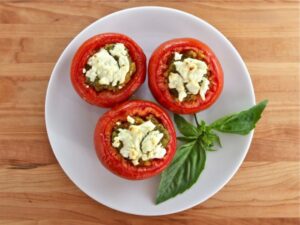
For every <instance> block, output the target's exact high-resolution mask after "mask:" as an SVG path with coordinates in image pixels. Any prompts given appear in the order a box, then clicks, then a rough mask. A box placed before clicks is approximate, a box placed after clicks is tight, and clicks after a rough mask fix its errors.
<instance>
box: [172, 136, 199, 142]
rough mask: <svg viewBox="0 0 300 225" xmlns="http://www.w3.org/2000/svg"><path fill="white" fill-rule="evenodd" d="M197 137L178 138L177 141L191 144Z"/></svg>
mask: <svg viewBox="0 0 300 225" xmlns="http://www.w3.org/2000/svg"><path fill="white" fill-rule="evenodd" d="M196 139H197V137H195V136H192V137H177V140H179V141H183V142H190V141H195V140H196Z"/></svg>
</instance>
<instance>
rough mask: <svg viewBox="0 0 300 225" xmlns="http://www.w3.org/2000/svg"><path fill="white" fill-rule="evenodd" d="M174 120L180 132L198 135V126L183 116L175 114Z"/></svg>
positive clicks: (187, 134) (186, 134) (185, 134)
mask: <svg viewBox="0 0 300 225" xmlns="http://www.w3.org/2000/svg"><path fill="white" fill-rule="evenodd" d="M174 121H175V123H176V126H177V128H178V130H179V131H180V133H182V134H183V135H184V136H198V132H197V128H196V127H195V126H194V125H193V124H191V123H189V122H188V121H186V120H185V119H184V118H183V117H182V116H180V115H178V114H174Z"/></svg>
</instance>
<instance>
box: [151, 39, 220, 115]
mask: <svg viewBox="0 0 300 225" xmlns="http://www.w3.org/2000/svg"><path fill="white" fill-rule="evenodd" d="M148 73H149V87H150V90H151V92H152V94H153V95H154V97H155V98H156V100H157V101H158V102H159V103H160V104H161V105H163V106H164V107H166V108H167V109H169V110H171V111H173V112H175V113H179V114H191V113H196V112H198V111H201V110H204V109H206V108H208V107H209V106H211V105H212V104H213V103H214V102H215V101H216V100H217V98H218V97H219V96H220V93H221V91H222V88H223V71H222V68H221V65H220V63H219V61H218V59H217V57H216V56H215V54H214V53H213V52H212V50H211V49H210V48H209V47H208V46H207V45H205V44H204V43H202V42H200V41H198V40H196V39H192V38H179V39H173V40H170V41H167V42H165V43H163V44H161V45H160V46H159V47H158V48H157V49H156V50H155V51H154V53H153V54H152V56H151V59H150V62H149V68H148Z"/></svg>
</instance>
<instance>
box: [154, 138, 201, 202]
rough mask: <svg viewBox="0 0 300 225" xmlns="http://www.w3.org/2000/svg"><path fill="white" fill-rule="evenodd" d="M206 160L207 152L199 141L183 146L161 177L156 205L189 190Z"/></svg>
mask: <svg viewBox="0 0 300 225" xmlns="http://www.w3.org/2000/svg"><path fill="white" fill-rule="evenodd" d="M205 160H206V153H205V150H204V149H203V148H202V147H201V145H200V144H199V143H198V141H194V142H190V143H188V144H185V145H182V146H181V147H180V148H179V149H178V151H177V152H176V155H175V157H174V159H173V161H172V163H171V164H170V166H169V167H168V168H167V169H166V170H165V171H164V172H163V173H162V175H161V180H160V184H159V188H158V194H157V196H156V204H159V203H161V202H164V201H166V200H168V199H170V198H172V197H174V196H176V195H178V194H180V193H182V192H184V191H185V190H187V189H189V188H190V187H191V186H192V185H193V184H194V183H195V182H196V181H197V179H198V178H199V176H200V174H201V172H202V170H203V169H204V165H205Z"/></svg>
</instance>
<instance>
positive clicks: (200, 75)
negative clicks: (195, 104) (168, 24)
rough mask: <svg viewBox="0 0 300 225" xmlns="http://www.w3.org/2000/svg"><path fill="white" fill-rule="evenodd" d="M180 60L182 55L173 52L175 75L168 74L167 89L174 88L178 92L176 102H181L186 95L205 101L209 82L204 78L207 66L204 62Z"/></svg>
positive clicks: (189, 59)
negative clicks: (198, 96)
mask: <svg viewBox="0 0 300 225" xmlns="http://www.w3.org/2000/svg"><path fill="white" fill-rule="evenodd" d="M181 58H182V54H180V53H178V52H175V54H174V60H175V62H174V65H175V68H176V71H177V73H170V75H169V78H168V79H169V84H168V86H169V88H174V89H176V90H177V92H178V100H179V101H180V102H182V101H183V100H184V98H185V97H186V96H187V95H188V94H193V95H197V94H198V93H199V95H200V97H201V98H202V99H203V100H205V94H206V92H207V90H208V89H209V80H208V79H207V78H205V77H204V75H205V74H206V73H207V71H208V67H207V64H206V63H205V62H204V61H201V60H198V59H193V58H186V59H184V60H183V61H178V60H180V59H181Z"/></svg>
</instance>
